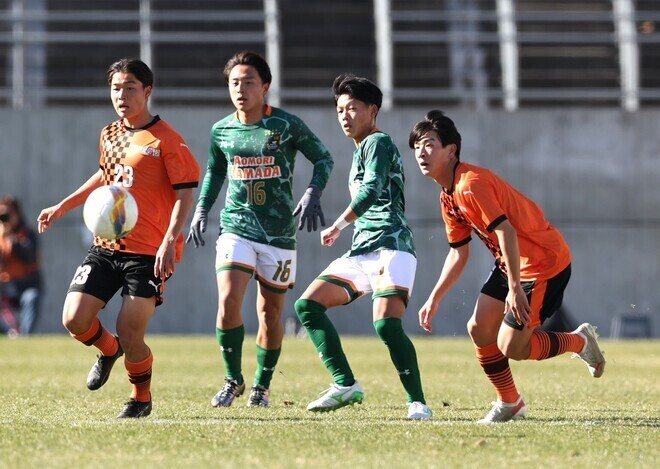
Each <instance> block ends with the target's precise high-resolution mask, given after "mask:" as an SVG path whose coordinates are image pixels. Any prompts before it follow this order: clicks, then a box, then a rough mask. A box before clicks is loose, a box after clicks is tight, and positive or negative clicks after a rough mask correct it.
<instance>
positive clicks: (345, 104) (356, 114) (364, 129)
mask: <svg viewBox="0 0 660 469" xmlns="http://www.w3.org/2000/svg"><path fill="white" fill-rule="evenodd" d="M377 113H378V107H377V106H376V105H375V104H367V103H365V102H364V101H360V100H359V99H355V98H353V97H351V96H349V95H347V94H342V95H341V96H339V98H338V99H337V120H339V125H341V129H342V130H343V131H344V134H346V136H347V137H351V138H352V139H353V140H355V143H356V144H359V143H360V142H361V141H362V140H364V138H365V137H366V136H367V135H369V133H371V131H372V130H373V129H374V127H376V114H377Z"/></svg>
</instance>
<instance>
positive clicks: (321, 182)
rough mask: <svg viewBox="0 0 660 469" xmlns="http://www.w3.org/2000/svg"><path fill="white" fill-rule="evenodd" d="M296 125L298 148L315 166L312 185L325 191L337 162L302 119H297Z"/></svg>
mask: <svg viewBox="0 0 660 469" xmlns="http://www.w3.org/2000/svg"><path fill="white" fill-rule="evenodd" d="M296 124H297V125H296V127H297V130H298V132H297V138H296V148H297V149H298V150H299V151H300V152H301V153H302V154H303V155H304V156H305V158H306V159H307V160H309V161H310V162H311V163H312V164H313V165H314V171H313V173H312V180H311V181H310V185H314V186H317V187H319V188H320V189H323V188H325V185H326V184H327V183H328V179H329V178H330V173H331V172H332V168H333V166H334V164H335V162H334V160H333V159H332V156H331V155H330V152H329V151H328V150H327V149H326V148H325V146H324V145H323V143H322V142H321V140H320V139H319V138H318V137H317V136H316V134H314V132H312V131H311V130H310V129H309V127H307V125H306V124H305V123H304V122H303V121H302V120H301V119H299V118H296Z"/></svg>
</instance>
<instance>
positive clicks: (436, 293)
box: [418, 243, 470, 332]
mask: <svg viewBox="0 0 660 469" xmlns="http://www.w3.org/2000/svg"><path fill="white" fill-rule="evenodd" d="M469 258H470V244H469V243H465V244H463V245H462V246H459V247H452V248H450V249H449V253H447V257H446V259H445V264H444V265H443V267H442V272H441V273H440V278H439V279H438V282H437V283H436V284H435V287H433V290H432V291H431V294H430V295H429V297H428V299H427V300H426V303H424V306H422V308H421V309H420V310H419V313H418V314H419V325H420V326H421V327H422V329H424V330H425V331H426V332H431V331H432V327H431V321H432V320H433V316H435V313H436V312H437V311H438V307H439V306H440V301H442V298H444V296H445V295H446V294H447V292H448V291H449V290H450V289H451V287H453V286H454V283H456V280H458V279H459V277H460V276H461V274H462V273H463V269H464V268H465V266H466V264H467V262H468V259H469Z"/></svg>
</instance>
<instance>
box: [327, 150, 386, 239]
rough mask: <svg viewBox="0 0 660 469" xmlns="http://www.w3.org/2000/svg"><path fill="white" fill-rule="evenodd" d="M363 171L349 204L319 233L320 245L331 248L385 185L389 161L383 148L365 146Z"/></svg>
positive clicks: (376, 197) (373, 202)
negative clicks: (328, 226)
mask: <svg viewBox="0 0 660 469" xmlns="http://www.w3.org/2000/svg"><path fill="white" fill-rule="evenodd" d="M364 151H365V171H364V176H363V178H362V182H361V183H360V188H359V190H358V192H357V194H355V197H353V200H351V203H350V205H349V206H348V207H346V209H345V210H344V211H343V212H342V214H341V215H340V216H339V218H337V220H335V222H334V223H333V224H332V226H330V228H328V229H325V230H323V231H322V232H321V244H323V245H324V246H332V244H333V243H334V242H335V241H336V240H337V238H339V235H340V234H341V230H343V229H344V228H346V227H347V226H348V225H350V224H351V223H353V222H354V221H355V220H357V219H358V218H360V217H361V216H362V215H363V214H364V213H365V212H366V211H367V210H369V208H371V206H372V205H373V204H375V203H376V202H377V201H378V197H379V196H380V194H381V192H382V191H383V187H384V186H385V184H386V183H387V179H388V177H389V172H390V161H389V158H388V155H387V151H386V150H385V148H384V147H383V146H382V145H380V144H379V143H377V142H375V143H374V142H369V143H367V145H366V146H365V149H364Z"/></svg>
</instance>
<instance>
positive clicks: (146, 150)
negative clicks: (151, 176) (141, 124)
mask: <svg viewBox="0 0 660 469" xmlns="http://www.w3.org/2000/svg"><path fill="white" fill-rule="evenodd" d="M137 151H138V152H139V153H141V154H143V155H147V156H153V157H156V158H158V157H159V156H160V150H159V149H158V148H154V147H150V146H149V145H144V146H141V147H138V148H137Z"/></svg>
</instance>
